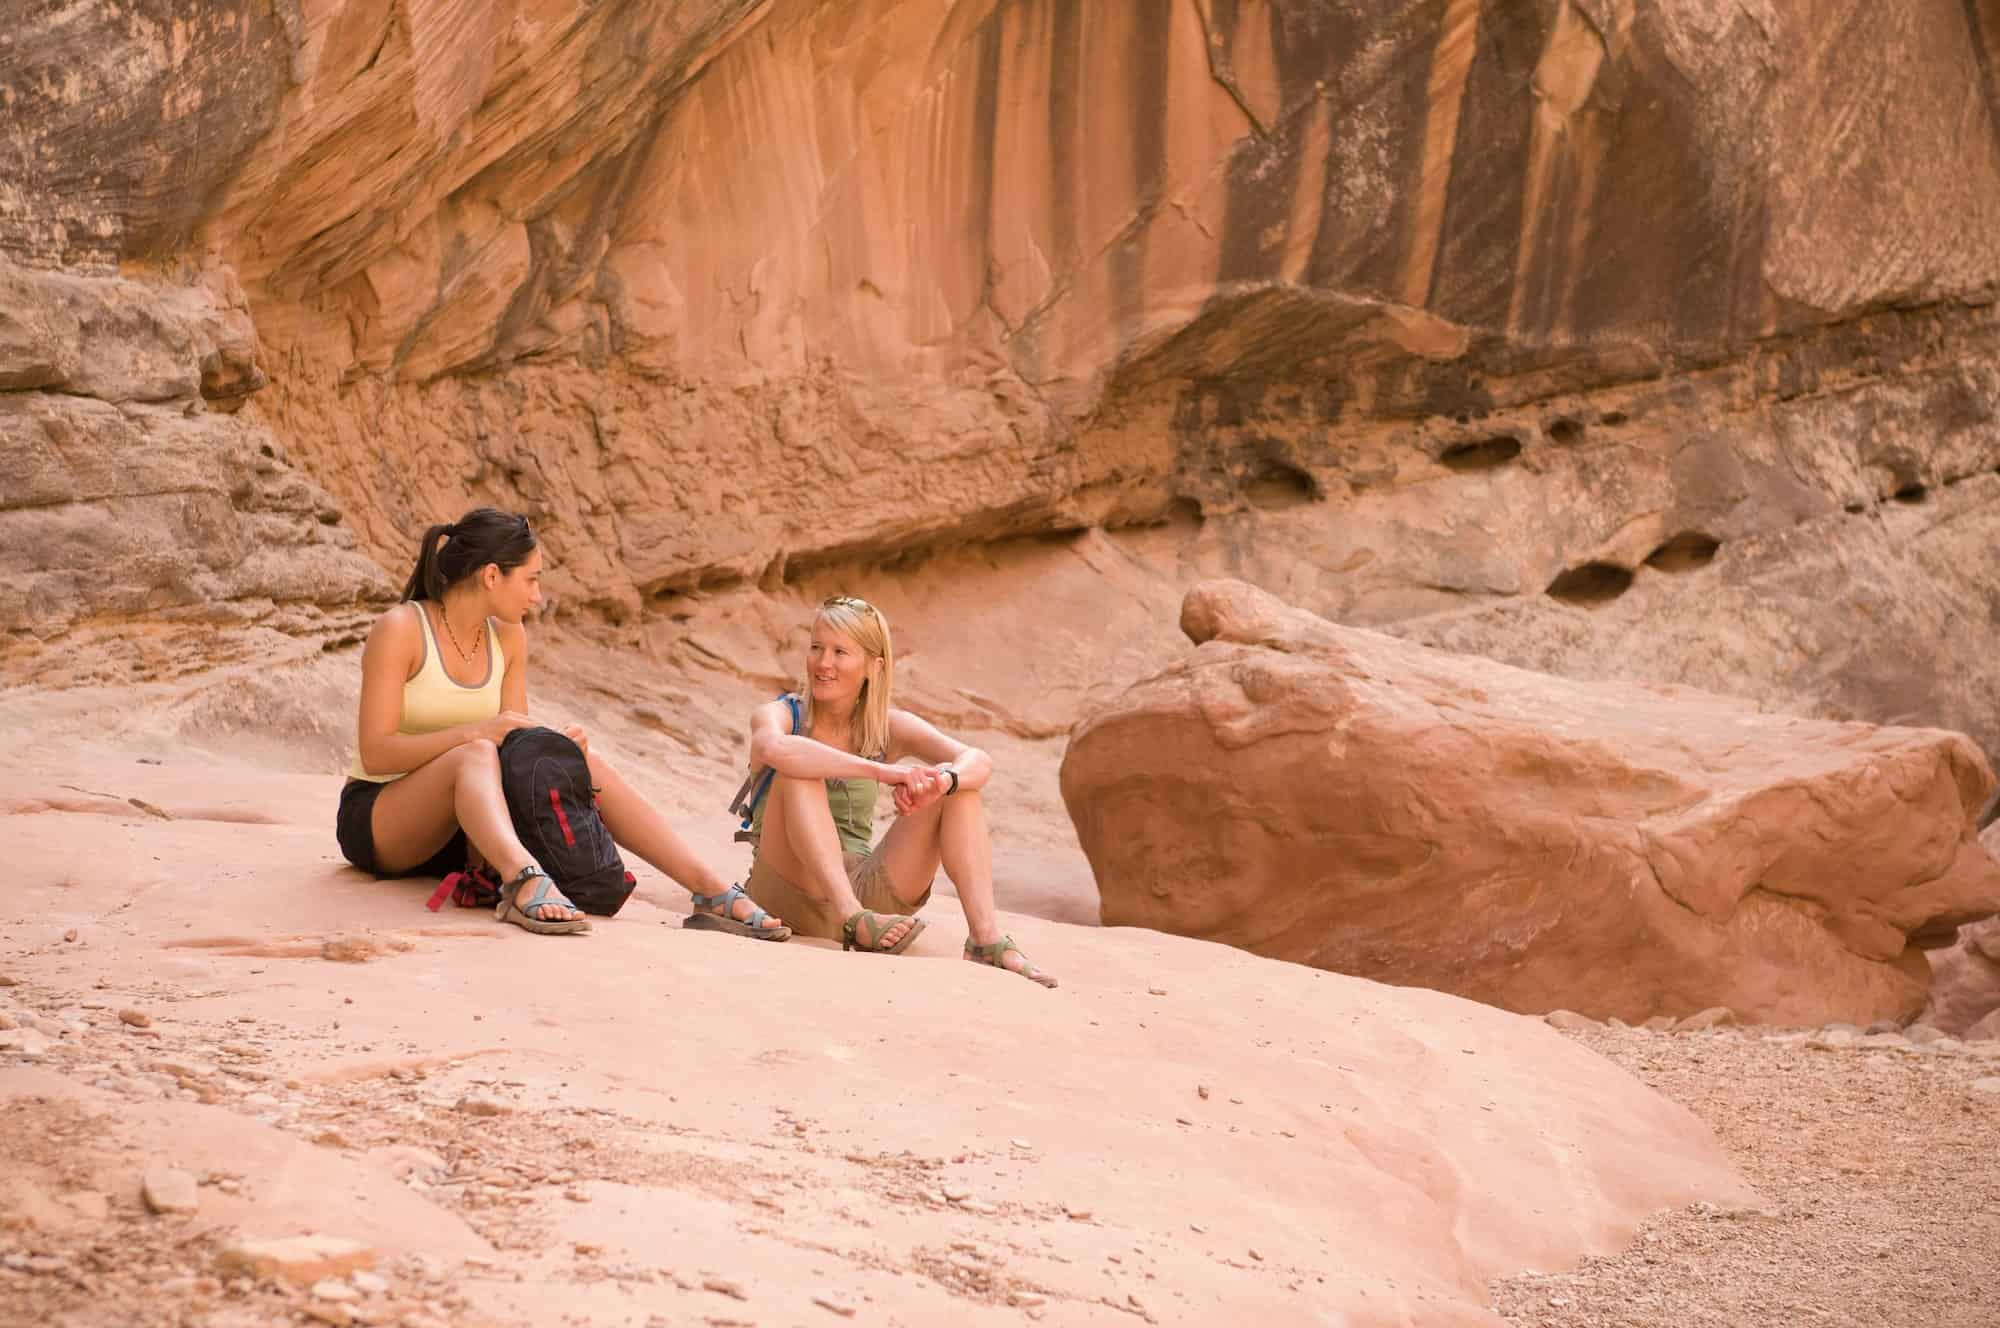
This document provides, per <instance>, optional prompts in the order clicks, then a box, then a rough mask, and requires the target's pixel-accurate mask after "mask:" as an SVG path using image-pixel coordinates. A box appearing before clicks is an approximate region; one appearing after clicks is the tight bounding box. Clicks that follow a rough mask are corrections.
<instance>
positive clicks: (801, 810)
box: [745, 595, 1056, 987]
mask: <svg viewBox="0 0 2000 1328" xmlns="http://www.w3.org/2000/svg"><path fill="white" fill-rule="evenodd" d="M805 665H806V668H805V679H804V681H803V682H802V683H801V684H800V686H799V689H798V691H797V692H796V693H793V694H790V695H787V696H785V697H783V698H781V699H779V700H776V701H767V702H765V703H764V704H762V705H760V706H758V707H757V708H756V709H755V710H753V711H752V712H751V714H750V765H751V768H752V769H753V770H762V771H768V772H769V776H768V779H765V778H764V777H763V776H761V775H760V777H759V778H760V782H762V784H763V791H762V792H761V793H760V794H759V795H758V797H757V801H756V803H755V805H754V807H753V808H752V811H751V830H750V837H751V839H752V840H753V842H755V844H756V845H757V856H756V859H755V862H754V864H753V865H752V868H751V871H750V879H749V880H748V881H747V882H745V888H746V889H748V890H749V891H750V894H751V895H752V897H754V898H755V899H757V900H758V901H759V902H760V903H763V904H767V905H775V906H776V907H777V908H779V909H781V910H782V911H783V912H784V913H785V915H786V916H787V917H789V918H790V919H791V920H792V925H793V926H794V927H795V928H797V929H798V931H799V932H800V933H801V934H803V935H806V936H818V937H822V938H825V939H827V940H833V939H836V938H838V939H839V940H840V941H841V944H842V948H844V949H851V950H867V951H872V952H874V953H878V954H901V953H903V952H904V951H905V950H907V949H908V948H909V947H910V943H911V942H912V941H914V940H916V939H917V936H918V934H919V933H920V932H922V931H923V929H924V926H925V923H924V922H923V920H922V919H920V918H918V917H917V916H916V913H917V911H918V910H919V909H921V908H922V907H923V906H924V904H925V903H926V902H927V901H928V900H929V899H930V897H931V881H932V879H933V878H934V877H936V875H937V872H938V868H939V866H943V868H944V870H945V874H946V875H947V876H949V877H951V881H952V884H953V885H954V886H956V887H957V889H958V902H959V906H960V907H961V908H963V909H964V910H965V925H966V930H967V931H968V933H969V935H968V936H967V937H966V940H965V949H964V958H966V959H968V960H970V961H972V962H973V963H976V964H990V965H992V966H993V967H994V968H1004V969H1006V970H1007V971H1008V972H1010V973H1018V974H1020V975H1021V976H1022V977H1024V978H1027V979H1029V980H1030V981H1033V982H1039V983H1040V984H1041V985H1042V986H1044V987H1053V986H1055V985H1056V980H1055V979H1054V978H1053V977H1050V976H1049V975H1048V974H1046V973H1044V972H1042V971H1041V970H1040V969H1038V968H1036V967H1035V966H1034V965H1033V964H1031V963H1029V962H1028V956H1027V955H1025V954H1023V953H1021V947H1020V946H1018V945H1016V944H1014V938H1013V937H1011V936H1005V935H1002V934H1001V931H1000V917H999V914H998V913H997V912H995V910H994V906H993V844H992V837H991V835H990V834H989V833H988V831H987V827H986V807H985V803H984V801H983V799H982V798H981V797H980V790H981V789H983V788H984V787H985V786H986V781H987V780H988V779H989V778H991V777H992V774H993V760H992V758H991V757H989V756H988V755H987V754H986V753H985V752H982V751H980V750H979V749H978V748H976V747H968V746H967V745H966V744H964V743H962V742H960V741H958V740H957V739H956V738H953V737H950V736H948V735H946V734H944V733H940V732H939V731H938V730H937V729H936V728H934V727H933V726H932V725H931V724H930V723H929V722H928V721H926V720H924V719H921V718H919V717H918V716H916V715H913V714H911V713H910V712H909V711H907V710H897V709H895V708H894V707H893V706H891V705H890V704H889V694H890V687H891V684H892V683H893V681H894V677H895V671H896V662H895V652H894V649H893V647H892V646H891V644H890V640H889V620H888V618H887V617H886V616H885V615H884V614H883V613H882V611H881V610H880V609H878V608H876V607H875V606H874V605H872V604H870V603H868V602H867V601H866V600H860V599H855V598H854V597H853V596H851V595H837V596H835V597H834V598H832V599H829V600H827V601H825V602H824V603H822V604H821V605H820V606H819V612H818V613H816V614H814V615H813V621H812V635H811V637H810V639H809V641H808V643H807V646H806V659H805ZM907 757H914V758H915V759H916V760H917V761H919V762H921V764H917V765H905V764H902V762H903V760H904V759H905V758H907ZM884 784H886V785H888V786H889V787H890V789H891V790H892V793H891V796H892V798H893V799H894V802H895V806H896V823H895V824H894V825H892V826H890V827H889V829H888V831H887V832H886V833H884V834H883V836H882V841H881V842H880V843H878V844H872V845H871V843H870V842H869V840H870V838H871V836H872V835H873V834H874V829H875V827H874V820H875V794H876V791H877V790H878V789H879V788H880V787H881V786H882V785H884Z"/></svg>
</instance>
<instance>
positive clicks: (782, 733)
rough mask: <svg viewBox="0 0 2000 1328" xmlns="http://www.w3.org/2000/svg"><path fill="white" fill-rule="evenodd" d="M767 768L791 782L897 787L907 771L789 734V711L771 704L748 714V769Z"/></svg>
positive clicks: (790, 725) (784, 707)
mask: <svg viewBox="0 0 2000 1328" xmlns="http://www.w3.org/2000/svg"><path fill="white" fill-rule="evenodd" d="M766 766H769V767H770V768H771V769H773V770H776V771H777V772H778V773H779V774H781V775H787V776H790V777H791V778H793V779H873V780H879V781H880V782H882V783H884V784H900V783H902V782H903V781H904V779H905V778H906V777H907V773H908V772H907V771H904V770H901V769H899V768H898V767H896V766H893V765H886V764H884V763H883V762H881V761H871V760H869V759H868V758H866V757H863V756H856V755H854V753H852V752H843V751H841V750H840V749H839V748H838V747H829V746H827V745H826V744H825V743H823V742H815V741H813V740H812V739H811V738H808V737H806V736H805V735H803V734H799V733H793V732H792V709H791V707H790V706H788V705H786V704H785V703H784V702H783V701H770V702H767V703H765V704H764V705H760V706H758V707H757V708H756V709H755V710H753V711H751V712H750V768H751V769H753V770H761V769H763V768H764V767H766Z"/></svg>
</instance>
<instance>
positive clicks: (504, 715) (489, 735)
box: [477, 710, 535, 747]
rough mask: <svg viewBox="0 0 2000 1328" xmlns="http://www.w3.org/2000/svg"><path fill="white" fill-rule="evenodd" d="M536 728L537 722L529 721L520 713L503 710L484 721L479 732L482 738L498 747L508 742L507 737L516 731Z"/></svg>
mask: <svg viewBox="0 0 2000 1328" xmlns="http://www.w3.org/2000/svg"><path fill="white" fill-rule="evenodd" d="M534 726H535V721H534V720H532V719H529V718H528V717H527V716H526V715H524V714H522V713H521V712H520V711H518V710H502V711H501V712H500V713H499V714H497V715H495V716H494V717H493V718H491V719H489V720H485V721H483V722H482V723H481V724H480V725H479V728H478V730H477V732H478V735H479V736H480V737H482V738H484V739H486V740H487V741H488V742H490V743H492V744H493V745H494V746H495V747H498V746H499V745H500V744H501V743H503V742H505V741H507V735H508V734H510V733H512V732H513V731H514V730H515V729H530V728H533V727H534Z"/></svg>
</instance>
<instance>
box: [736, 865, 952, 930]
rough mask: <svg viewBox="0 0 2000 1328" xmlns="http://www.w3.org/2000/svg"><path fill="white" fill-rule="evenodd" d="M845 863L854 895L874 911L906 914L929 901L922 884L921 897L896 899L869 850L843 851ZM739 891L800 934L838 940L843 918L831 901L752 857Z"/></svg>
mask: <svg viewBox="0 0 2000 1328" xmlns="http://www.w3.org/2000/svg"><path fill="white" fill-rule="evenodd" d="M841 857H842V859H843V860H844V861H845V862H846V864H847V881H848V884H850V885H852V886H853V887H854V897H855V898H856V899H859V900H860V901H861V907H863V908H865V909H868V910H870V911H871V912H875V913H900V914H902V915H904V916H906V917H907V916H909V915H911V914H913V913H915V912H916V911H917V910H918V909H920V908H922V907H923V906H924V905H925V904H927V903H929V902H930V898H931V889H930V887H929V886H928V885H927V886H925V887H924V893H923V897H922V898H921V899H919V900H917V902H916V903H914V904H905V903H904V902H903V901H902V900H900V899H898V898H896V892H895V891H894V890H892V889H891V888H890V887H889V873H887V872H886V871H883V870H882V864H881V863H879V862H877V861H876V860H875V855H874V854H873V853H855V852H852V851H850V852H847V853H843V854H842V855H841ZM743 890H744V892H745V893H746V894H748V895H749V896H750V897H751V898H752V899H754V900H756V901H757V904H758V906H759V907H761V908H764V909H766V910H767V911H769V912H771V913H774V914H776V915H777V916H779V917H781V918H783V919H784V920H785V925H786V926H787V927H790V928H791V929H792V930H793V931H794V932H796V933H798V934H799V935H801V936H817V937H819V938H820V939H821V940H826V941H837V940H839V939H840V924H841V923H842V922H844V921H846V919H845V918H841V917H838V916H836V915H835V913H834V911H833V906H832V905H831V904H823V903H821V902H820V901H819V900H817V899H814V898H813V897H812V896H811V895H809V894H807V893H806V892H805V891H804V890H801V889H800V888H799V887H798V886H796V885H794V884H792V883H791V882H790V881H788V880H786V879H785V878H784V877H783V876H781V875H779V874H778V871H777V869H776V868H774V867H772V866H771V865H770V864H769V863H767V862H765V861H764V859H763V858H762V857H759V858H757V859H756V861H755V862H753V863H752V864H751V867H750V879H749V880H747V881H745V882H744V883H743Z"/></svg>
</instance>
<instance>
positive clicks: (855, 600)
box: [819, 595, 875, 613]
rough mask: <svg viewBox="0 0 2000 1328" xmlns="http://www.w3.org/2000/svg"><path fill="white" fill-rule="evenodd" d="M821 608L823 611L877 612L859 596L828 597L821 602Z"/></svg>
mask: <svg viewBox="0 0 2000 1328" xmlns="http://www.w3.org/2000/svg"><path fill="white" fill-rule="evenodd" d="M819 606H820V607H821V608H822V609H833V608H840V609H858V610H861V611H863V612H865V613H874V612H875V606H874V605H873V604H870V603H869V602H868V601H867V600H865V599H862V598H860V597H859V596H858V595H828V596H827V597H826V598H825V599H823V600H821V601H820V602H819Z"/></svg>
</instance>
